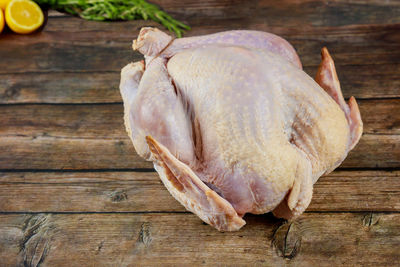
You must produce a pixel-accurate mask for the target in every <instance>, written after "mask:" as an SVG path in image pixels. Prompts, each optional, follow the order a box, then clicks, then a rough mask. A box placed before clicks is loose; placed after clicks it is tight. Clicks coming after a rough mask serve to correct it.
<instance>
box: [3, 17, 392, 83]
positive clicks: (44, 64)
mask: <svg viewBox="0 0 400 267" xmlns="http://www.w3.org/2000/svg"><path fill="white" fill-rule="evenodd" d="M145 25H151V26H157V25H156V24H155V23H153V22H150V23H148V22H146V23H145V22H143V21H139V22H137V21H130V22H115V23H110V24H107V27H104V26H105V25H104V23H101V22H93V21H89V22H88V21H84V20H81V19H79V18H70V17H58V18H53V19H50V20H49V21H48V25H46V27H45V29H44V30H43V32H41V33H36V34H33V35H28V36H18V35H11V34H9V35H4V36H2V37H1V41H2V44H3V45H2V46H1V47H0V55H1V56H2V57H4V59H5V60H6V62H7V63H8V64H7V65H4V67H3V68H1V69H0V73H3V74H4V73H6V74H9V73H24V72H55V71H66V72H78V71H79V72H94V71H119V70H120V69H121V68H122V67H123V66H124V65H126V64H127V63H129V62H130V61H136V60H139V59H141V58H142V56H141V55H139V54H138V53H133V51H132V49H131V44H132V40H133V39H135V38H136V37H137V34H138V32H139V30H140V28H141V27H142V26H145ZM202 27H204V28H202ZM202 27H200V26H199V28H196V27H194V28H193V30H191V31H190V32H188V34H187V36H192V35H199V34H206V33H213V32H219V31H224V30H232V29H237V27H234V26H233V25H231V24H229V23H228V24H225V25H224V24H222V25H221V24H219V26H218V27H212V28H209V27H207V25H204V26H202ZM399 27H400V26H399V25H396V24H394V25H372V26H371V25H370V26H365V25H349V26H340V27H320V26H318V27H317V26H315V27H297V26H296V28H290V27H286V26H285V25H281V26H279V27H275V26H273V25H270V24H264V23H254V24H252V25H249V26H248V27H241V28H242V29H243V28H245V29H253V30H262V31H269V32H273V33H275V34H278V35H281V36H282V37H284V38H286V39H287V40H288V41H289V42H291V43H292V44H293V46H294V47H295V48H296V50H297V51H298V53H299V55H300V58H301V60H302V62H303V65H304V66H306V67H310V66H314V67H316V66H318V64H319V62H320V55H319V51H320V50H321V48H322V47H323V46H327V47H328V48H329V49H330V50H331V52H332V55H333V56H334V59H335V60H336V64H337V65H338V66H347V65H352V66H354V65H382V64H384V65H385V64H398V59H399V56H400V52H399V50H398V48H399V47H400V36H399ZM66 58H67V59H68V60H65V59H66ZM339 72H340V68H339ZM353 78H354V75H353Z"/></svg>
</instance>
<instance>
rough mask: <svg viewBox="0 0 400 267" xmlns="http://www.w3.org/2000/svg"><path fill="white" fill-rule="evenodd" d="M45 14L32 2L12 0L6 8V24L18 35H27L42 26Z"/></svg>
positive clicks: (28, 0)
mask: <svg viewBox="0 0 400 267" xmlns="http://www.w3.org/2000/svg"><path fill="white" fill-rule="evenodd" d="M43 20H44V16H43V12H42V10H41V9H40V7H39V6H38V4H36V3H35V2H33V1H31V0H11V2H10V3H8V5H7V7H6V22H7V25H8V27H10V29H11V30H12V31H14V32H16V33H21V34H27V33H31V32H33V31H35V30H37V29H38V28H39V27H40V26H42V24H43Z"/></svg>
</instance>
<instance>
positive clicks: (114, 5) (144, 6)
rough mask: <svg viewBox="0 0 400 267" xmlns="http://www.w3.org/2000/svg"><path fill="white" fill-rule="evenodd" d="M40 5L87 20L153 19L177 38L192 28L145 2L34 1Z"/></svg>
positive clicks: (131, 0) (90, 0)
mask: <svg viewBox="0 0 400 267" xmlns="http://www.w3.org/2000/svg"><path fill="white" fill-rule="evenodd" d="M34 1H35V2H37V3H38V4H39V5H43V6H48V7H50V8H52V9H56V10H60V11H65V12H67V13H70V14H72V15H78V16H80V17H82V18H84V19H87V20H135V19H144V20H148V19H151V20H153V21H155V22H158V23H160V24H162V25H164V26H165V27H166V28H167V29H168V30H169V31H171V32H174V33H175V34H176V36H177V37H182V33H184V31H185V30H189V29H190V27H189V26H187V25H186V24H184V23H182V22H180V21H178V20H175V19H174V18H173V17H171V16H170V15H168V14H167V13H165V12H164V11H162V10H160V9H159V8H158V7H157V6H156V5H153V4H150V3H148V2H146V1H145V0H86V1H85V0H34Z"/></svg>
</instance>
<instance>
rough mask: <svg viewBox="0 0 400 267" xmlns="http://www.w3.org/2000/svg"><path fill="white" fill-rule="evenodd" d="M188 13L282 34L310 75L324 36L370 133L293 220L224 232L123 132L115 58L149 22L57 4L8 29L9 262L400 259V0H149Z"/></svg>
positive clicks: (218, 27) (1, 202) (3, 147)
mask: <svg viewBox="0 0 400 267" xmlns="http://www.w3.org/2000/svg"><path fill="white" fill-rule="evenodd" d="M153 2H155V3H157V4H159V5H162V7H163V8H164V9H165V10H166V11H167V12H169V13H171V14H172V15H173V16H175V17H176V18H178V19H180V20H183V21H185V22H187V23H188V24H190V25H191V26H192V28H193V29H192V30H191V31H189V32H188V33H187V36H191V35H199V34H206V33H213V32H218V31H223V30H230V29H256V30H263V31H269V32H273V33H276V34H278V35H281V36H283V37H285V38H286V39H287V40H289V41H290V42H291V43H292V44H293V46H294V47H295V48H296V50H297V51H298V53H299V55H300V58H301V60H302V62H303V64H304V68H305V71H306V72H307V73H309V74H310V75H311V76H314V73H315V72H316V69H317V66H318V64H319V61H320V55H319V51H320V48H321V47H322V46H327V47H328V48H329V50H330V51H331V53H332V55H333V57H334V59H335V61H336V66H337V70H338V73H339V77H340V80H341V82H342V88H343V92H344V95H345V97H346V98H348V97H350V96H351V95H354V96H355V97H356V98H357V99H358V102H359V105H360V109H361V113H362V116H363V120H364V135H363V137H362V139H361V141H360V143H359V144H358V145H357V147H356V148H355V149H354V150H353V151H352V152H351V153H350V154H349V156H348V158H347V159H346V161H345V162H344V163H343V164H342V165H341V166H340V168H339V169H337V170H336V171H334V172H333V173H332V174H330V175H329V176H326V177H322V178H321V179H320V180H319V181H318V183H317V184H316V185H315V189H314V197H313V200H312V203H311V205H310V207H309V208H308V209H307V212H306V213H305V214H303V215H302V216H301V217H300V218H299V219H298V220H296V221H295V222H291V223H287V222H285V221H283V220H279V219H276V218H274V217H273V216H272V215H270V214H266V215H261V216H255V215H246V216H245V220H246V221H247V225H246V226H245V227H244V228H243V229H242V230H240V231H239V232H232V233H220V232H217V231H216V230H215V229H213V228H212V227H210V226H208V225H205V224H203V223H202V222H201V221H200V220H199V219H198V218H197V217H196V216H195V215H193V214H191V213H188V212H186V211H185V209H184V208H183V207H182V206H181V205H179V204H178V203H177V201H175V200H174V199H173V198H172V197H171V196H170V195H169V193H168V192H167V190H166V189H165V188H164V186H163V185H162V183H161V182H160V180H159V178H158V176H157V174H156V173H155V172H154V171H153V169H152V165H151V164H150V163H148V162H145V161H143V160H142V159H141V158H139V157H138V156H137V155H136V153H135V151H134V149H133V146H132V144H131V142H130V140H129V138H128V136H127V134H126V133H125V129H124V126H123V114H122V112H123V107H122V103H121V97H120V94H119V90H118V84H119V71H120V69H121V68H122V67H123V66H124V65H125V64H127V63H128V62H130V61H137V60H139V59H140V58H141V56H140V55H139V54H138V53H134V52H133V51H132V50H131V42H132V39H134V38H135V37H136V36H137V34H138V31H139V29H140V28H141V27H142V26H148V25H150V26H158V25H157V24H156V23H153V22H146V21H131V22H114V23H102V22H89V21H85V20H82V19H79V18H75V17H70V16H67V15H63V14H60V13H56V12H50V13H49V19H48V22H47V25H46V27H45V28H44V30H43V31H42V32H39V33H36V34H32V35H28V36H20V35H15V34H12V33H10V32H8V33H4V34H2V35H0V103H1V104H0V168H1V171H0V266H39V265H40V266H144V265H146V266H147V265H159V266H168V265H170V266H181V265H189V266H190V265H192V266H197V265H210V266H213V265H214V264H216V263H218V264H220V265H235V266H236V265H250V264H251V265H265V266H272V265H273V266H283V265H288V266H313V265H314V266H317V265H319V266H338V265H347V266H355V265H359V266H361V265H362V266H385V265H386V266H394V265H396V264H397V265H398V264H400V263H399V262H400V249H399V248H400V213H399V211H400V3H399V1H379V0H373V1H359V0H350V1H340V0H338V1H318V0H311V1H296V0H281V1H197V0H196V1H194V0H186V1H183V0H181V1H172V0H168V1H161V0H157V1H153Z"/></svg>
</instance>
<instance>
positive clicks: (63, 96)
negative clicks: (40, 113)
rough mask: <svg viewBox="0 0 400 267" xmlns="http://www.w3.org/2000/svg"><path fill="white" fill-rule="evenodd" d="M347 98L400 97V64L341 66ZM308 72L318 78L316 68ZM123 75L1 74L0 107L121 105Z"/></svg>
mask: <svg viewBox="0 0 400 267" xmlns="http://www.w3.org/2000/svg"><path fill="white" fill-rule="evenodd" d="M337 68H338V72H339V77H340V81H341V85H342V88H343V89H342V90H343V94H344V96H345V97H346V98H349V97H350V96H352V95H353V96H355V97H356V98H357V99H362V98H387V97H391V98H394V97H400V90H399V88H400V79H399V78H398V76H399V73H400V64H392V65H389V64H385V65H347V66H346V65H344V66H337ZM305 71H306V72H307V73H308V74H310V75H311V76H312V77H314V74H315V72H316V67H315V66H312V67H306V68H305ZM119 79H120V74H119V72H93V73H85V72H72V73H69V72H58V73H17V74H0V104H7V103H99V102H100V103H119V102H121V96H120V94H119V90H118V88H119Z"/></svg>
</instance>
